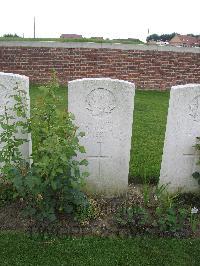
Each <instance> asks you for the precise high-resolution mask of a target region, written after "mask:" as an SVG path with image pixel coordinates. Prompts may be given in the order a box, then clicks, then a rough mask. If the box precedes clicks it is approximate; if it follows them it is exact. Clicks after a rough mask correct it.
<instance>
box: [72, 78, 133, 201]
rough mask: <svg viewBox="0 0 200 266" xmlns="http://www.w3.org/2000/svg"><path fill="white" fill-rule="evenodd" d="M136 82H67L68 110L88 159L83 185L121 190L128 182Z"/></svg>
mask: <svg viewBox="0 0 200 266" xmlns="http://www.w3.org/2000/svg"><path fill="white" fill-rule="evenodd" d="M134 94H135V86H134V84H133V83H130V82H127V81H122V80H116V79H110V78H96V79H95V78H94V79H80V80H74V81H71V82H69V87H68V110H69V112H72V113H73V114H74V115H75V118H76V119H75V122H76V125H77V126H79V129H80V131H83V132H85V134H86V136H85V137H83V138H82V139H81V144H82V145H83V146H84V147H85V149H86V154H83V155H79V156H80V157H79V159H81V158H86V159H87V160H88V162H89V165H88V171H89V173H90V176H89V177H88V178H86V184H87V186H86V188H87V190H88V191H90V192H93V193H98V194H100V193H102V194H107V195H110V196H111V195H114V194H120V193H123V192H125V191H126V189H127V186H128V173H129V159H130V148H131V136H132V122H133V107H134Z"/></svg>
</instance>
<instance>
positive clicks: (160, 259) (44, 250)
mask: <svg viewBox="0 0 200 266" xmlns="http://www.w3.org/2000/svg"><path fill="white" fill-rule="evenodd" d="M199 262H200V240H199V239H182V240H180V239H162V238H159V239H153V238H139V237H138V238H133V239H120V238H113V239H111V238H99V237H88V238H87V237H85V238H63V239H57V240H46V241H40V240H33V239H30V238H28V237H27V236H25V235H23V234H16V233H4V232H3V233H0V265H2V266H6V265H8V266H11V265H12V266H15V265H20V266H23V265H24V266H31V265H37V266H39V265H43V266H46V265H49V266H50V265H52V266H54V265H55V266H56V265H59V266H61V265H73V266H75V265H77V266H82V265H88V266H89V265H91V266H98V265H99V266H100V265H101V266H106V265H109V266H112V265H113V266H116V265H122V266H125V265H153V266H157V265H158V266H162V265H166V266H173V265H174V266H186V265H188V266H195V265H196V266H198V265H199Z"/></svg>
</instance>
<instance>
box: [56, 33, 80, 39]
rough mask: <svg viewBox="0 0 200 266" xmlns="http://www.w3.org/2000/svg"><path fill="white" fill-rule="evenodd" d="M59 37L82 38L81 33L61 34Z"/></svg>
mask: <svg viewBox="0 0 200 266" xmlns="http://www.w3.org/2000/svg"><path fill="white" fill-rule="evenodd" d="M60 38H65V39H81V38H83V36H82V35H79V34H61V36H60Z"/></svg>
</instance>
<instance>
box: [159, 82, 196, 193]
mask: <svg viewBox="0 0 200 266" xmlns="http://www.w3.org/2000/svg"><path fill="white" fill-rule="evenodd" d="M199 136H200V84H187V85H182V86H175V87H172V88H171V93H170V101H169V109H168V118H167V127H166V133H165V143H164V150H163V157H162V164H161V172H160V185H164V184H165V185H166V184H168V186H167V189H168V191H170V192H176V191H179V190H181V191H182V192H189V191H196V190H198V184H197V182H196V180H195V179H194V178H193V177H192V174H193V173H194V172H195V171H198V170H199V169H198V168H199V167H198V166H197V165H196V163H197V161H198V160H199V155H198V154H197V152H196V150H195V147H194V145H195V144H196V143H197V142H196V137H199Z"/></svg>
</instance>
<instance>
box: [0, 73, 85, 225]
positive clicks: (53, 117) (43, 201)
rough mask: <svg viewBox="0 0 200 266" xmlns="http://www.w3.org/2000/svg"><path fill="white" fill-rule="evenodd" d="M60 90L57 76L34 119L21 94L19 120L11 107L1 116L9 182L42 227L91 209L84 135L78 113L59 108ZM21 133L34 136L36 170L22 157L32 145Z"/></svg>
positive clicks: (16, 108) (45, 90)
mask: <svg viewBox="0 0 200 266" xmlns="http://www.w3.org/2000/svg"><path fill="white" fill-rule="evenodd" d="M58 87H59V86H58V84H57V82H56V79H55V76H54V78H53V80H52V82H51V83H50V84H49V85H47V86H43V87H41V88H40V90H42V91H43V96H42V97H40V98H39V100H38V101H37V104H36V105H35V107H34V110H33V114H32V117H31V118H30V119H29V118H27V117H26V114H27V109H26V108H27V107H26V106H25V107H24V102H25V101H24V98H23V97H24V95H22V94H20V93H21V92H19V91H18V94H16V95H13V97H14V100H15V101H16V104H15V105H14V107H13V108H11V112H14V113H15V114H16V115H17V117H18V119H17V121H16V119H14V117H13V116H12V115H10V114H9V113H8V110H7V109H6V108H5V115H2V116H1V126H2V128H3V132H2V133H1V135H0V140H1V143H3V144H4V146H3V149H2V150H1V154H0V158H1V162H2V163H3V166H2V173H3V178H4V179H5V181H6V182H7V181H9V182H10V183H11V184H12V186H13V189H14V191H15V193H14V194H15V196H19V197H20V198H23V199H24V201H25V202H26V209H25V213H26V215H27V216H29V217H31V218H33V219H36V220H37V221H41V222H44V221H51V222H53V221H55V220H56V219H57V218H58V215H59V213H67V214H75V213H76V210H77V209H78V208H80V206H82V207H83V208H85V207H86V206H87V205H88V200H87V197H86V196H85V194H84V193H83V192H82V187H83V185H84V181H83V180H84V176H87V175H88V173H87V172H84V173H82V172H81V171H80V167H82V166H87V164H88V163H87V161H86V160H82V161H78V160H76V155H77V153H79V152H81V153H84V152H85V149H84V147H83V146H81V145H80V144H79V138H80V137H83V136H84V133H83V132H78V128H77V127H76V126H75V125H74V123H73V120H74V117H73V115H72V114H69V113H68V112H67V110H65V111H63V112H61V111H59V109H58V108H57V107H58V106H59V104H60V98H59V97H56V93H55V92H56V90H57V89H58ZM20 130H21V132H22V133H23V132H24V133H25V132H30V131H31V133H32V137H33V144H34V148H33V153H32V159H33V163H32V165H31V167H30V165H28V164H27V162H26V158H22V154H21V152H20V147H21V145H22V144H23V143H24V142H25V141H26V139H22V138H17V137H16V136H17V135H18V133H19V131H20ZM47 224H48V223H47Z"/></svg>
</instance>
